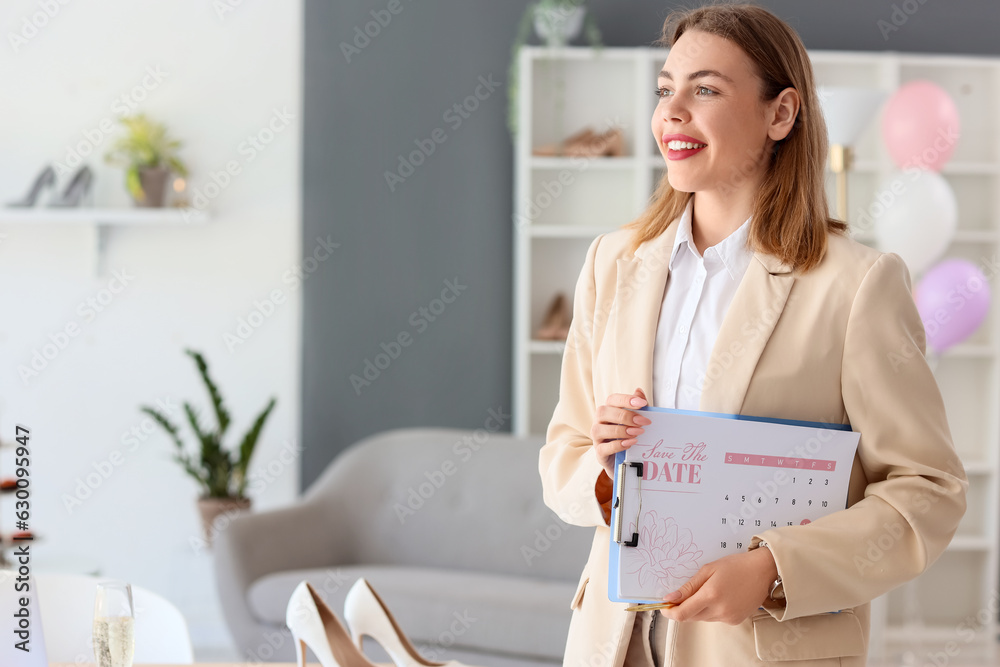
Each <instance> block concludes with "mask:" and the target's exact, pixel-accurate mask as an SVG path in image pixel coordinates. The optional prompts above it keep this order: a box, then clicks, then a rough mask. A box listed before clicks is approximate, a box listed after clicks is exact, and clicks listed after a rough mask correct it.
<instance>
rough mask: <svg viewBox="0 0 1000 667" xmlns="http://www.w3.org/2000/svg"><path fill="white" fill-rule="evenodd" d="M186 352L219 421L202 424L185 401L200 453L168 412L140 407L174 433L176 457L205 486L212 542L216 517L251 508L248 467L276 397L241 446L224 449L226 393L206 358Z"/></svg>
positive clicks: (205, 521) (202, 505)
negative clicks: (212, 424)
mask: <svg viewBox="0 0 1000 667" xmlns="http://www.w3.org/2000/svg"><path fill="white" fill-rule="evenodd" d="M185 353H186V354H188V355H189V356H190V357H192V358H193V359H194V361H195V364H196V365H197V366H198V373H199V374H200V375H201V379H202V381H203V382H204V383H205V387H206V389H207V390H208V395H209V397H210V398H211V399H212V408H213V410H214V411H215V419H216V422H217V424H216V427H215V429H214V430H207V429H205V428H204V427H203V426H202V425H201V424H200V423H199V421H198V413H197V412H196V411H195V409H194V408H193V407H191V404H190V403H188V402H186V401H185V402H184V414H185V415H186V416H187V420H188V424H190V425H191V430H192V431H193V432H194V434H195V437H196V438H197V441H198V444H199V447H200V451H199V452H198V453H197V455H195V456H192V455H190V454H188V453H187V452H186V451H185V447H184V442H183V441H182V440H181V437H180V430H179V429H178V428H177V427H176V426H175V425H174V424H173V423H171V422H170V420H169V419H167V417H166V415H164V414H162V413H161V412H160V411H158V410H157V409H156V408H153V407H150V406H148V405H143V406H140V410H141V411H142V412H145V413H146V414H148V415H149V416H150V417H152V418H153V419H154V420H155V421H156V423H158V424H159V425H160V426H162V427H163V429H164V430H165V431H166V432H167V433H169V434H170V437H171V438H172V439H173V441H174V444H175V445H176V447H177V452H176V453H175V455H174V460H176V461H177V462H178V463H180V464H181V466H182V467H183V468H184V471H185V472H186V473H187V474H188V475H190V476H191V477H192V478H194V480H195V481H196V482H198V485H199V486H200V487H201V495H200V497H199V498H198V508H199V510H200V511H201V519H202V526H203V528H204V530H205V538H206V540H207V541H208V543H209V544H211V542H212V530H211V528H212V522H213V521H214V520H215V518H216V517H218V516H219V515H220V514H223V513H229V512H235V511H239V510H243V509H249V508H250V499H249V498H248V497H247V496H246V494H245V491H246V485H247V467H248V466H249V465H250V457H251V456H253V451H254V448H255V447H256V445H257V439H258V437H260V432H261V429H263V428H264V422H265V421H266V420H267V417H268V415H269V414H271V410H273V409H274V405H275V402H276V399H275V398H274V397H272V398H271V400H270V401H269V402H268V404H267V405H266V406H265V407H264V410H263V411H262V412H261V413H260V414H259V415H258V416H257V419H256V420H255V421H254V423H253V425H252V426H251V427H250V429H249V430H248V431H247V432H246V434H245V435H244V436H243V439H242V441H241V442H240V446H239V448H238V449H236V450H235V451H230V450H228V449H226V448H224V447H223V446H222V438H223V436H224V435H225V434H226V429H228V428H229V412H228V411H227V410H226V408H225V406H224V405H223V404H222V396H221V395H220V394H219V390H218V388H217V387H216V386H215V383H214V382H212V379H211V378H210V377H209V375H208V364H207V363H205V358H204V357H203V356H202V355H201V353H199V352H196V351H194V350H185Z"/></svg>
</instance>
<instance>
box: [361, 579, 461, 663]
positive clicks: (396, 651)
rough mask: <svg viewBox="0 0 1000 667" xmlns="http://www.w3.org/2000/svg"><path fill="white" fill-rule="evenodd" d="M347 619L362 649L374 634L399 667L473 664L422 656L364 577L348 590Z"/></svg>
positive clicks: (374, 637) (375, 638)
mask: <svg viewBox="0 0 1000 667" xmlns="http://www.w3.org/2000/svg"><path fill="white" fill-rule="evenodd" d="M344 619H345V620H346V621H347V627H348V628H350V630H351V637H352V639H353V640H354V642H355V644H357V647H358V650H361V647H362V642H363V641H364V638H365V637H366V636H367V637H371V638H372V639H374V640H375V641H376V642H378V643H379V645H380V646H381V647H382V648H383V649H385V652H386V653H388V654H389V657H391V658H392V661H393V663H395V665H396V667H472V666H471V665H466V664H464V663H461V662H458V661H456V660H449V661H448V662H434V661H432V660H427V659H426V658H424V657H423V656H422V655H420V653H418V652H417V649H416V648H415V647H414V646H413V644H412V643H411V642H410V640H409V639H408V638H407V636H406V635H405V634H403V631H402V630H401V629H400V628H399V625H398V624H397V623H396V619H395V618H393V616H392V612H390V611H389V608H388V607H386V606H385V603H384V602H382V598H380V597H379V596H378V593H376V592H375V589H374V588H372V587H371V584H369V583H368V581H367V580H365V579H364V578H361V579H358V580H357V581H356V582H354V585H353V586H351V590H349V591H348V592H347V599H346V600H344Z"/></svg>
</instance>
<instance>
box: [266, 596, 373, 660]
mask: <svg viewBox="0 0 1000 667" xmlns="http://www.w3.org/2000/svg"><path fill="white" fill-rule="evenodd" d="M285 624H286V625H287V626H288V629H289V630H291V632H292V642H293V643H294V644H295V664H296V665H297V666H298V667H306V646H308V647H309V648H310V649H312V652H313V653H314V654H315V655H316V658H317V659H318V660H319V663H320V664H321V665H322V666H323V667H375V665H374V664H373V663H372V662H370V661H369V660H368V659H367V658H366V657H365V655H364V653H362V652H361V651H360V650H359V649H358V648H357V647H356V646H355V645H354V642H352V641H351V636H350V635H349V634H348V633H347V630H345V629H344V626H343V625H341V624H340V621H338V620H337V617H336V616H335V615H334V614H333V612H332V611H330V608H329V607H328V606H326V603H325V602H323V599H322V598H321V597H320V596H319V595H317V594H316V591H315V589H313V587H312V586H311V585H310V584H309V582H306V581H303V582H301V583H300V584H299V585H298V586H296V587H295V591H294V592H293V593H292V597H291V598H290V599H289V600H288V608H287V609H286V610H285Z"/></svg>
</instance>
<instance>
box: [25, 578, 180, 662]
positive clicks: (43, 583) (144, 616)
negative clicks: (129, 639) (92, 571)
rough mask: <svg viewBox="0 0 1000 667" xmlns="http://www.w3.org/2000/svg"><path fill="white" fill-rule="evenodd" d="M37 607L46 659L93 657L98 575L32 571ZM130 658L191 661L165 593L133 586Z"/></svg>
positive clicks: (176, 614) (176, 612)
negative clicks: (35, 572) (132, 655)
mask: <svg viewBox="0 0 1000 667" xmlns="http://www.w3.org/2000/svg"><path fill="white" fill-rule="evenodd" d="M32 578H33V579H35V582H36V587H37V589H38V591H37V594H38V605H39V607H40V609H39V612H40V614H41V617H42V628H43V631H44V634H45V650H46V653H47V655H48V659H49V661H50V662H69V663H78V662H92V661H93V660H94V651H93V639H92V624H93V620H94V598H95V597H96V596H97V584H98V582H99V581H101V579H99V578H97V577H87V576H83V575H77V574H35V575H33V577H32ZM132 601H133V604H134V606H135V659H134V662H135V663H136V664H141V663H161V664H162V663H167V664H180V665H190V664H193V663H194V653H193V651H192V649H191V637H190V636H189V635H188V627H187V622H186V621H185V620H184V616H183V614H181V612H180V611H179V610H178V609H177V607H175V606H174V605H173V604H171V603H170V601H169V600H167V599H166V598H164V597H161V596H159V595H157V594H156V593H153V592H152V591H149V590H146V589H144V588H140V587H138V586H132Z"/></svg>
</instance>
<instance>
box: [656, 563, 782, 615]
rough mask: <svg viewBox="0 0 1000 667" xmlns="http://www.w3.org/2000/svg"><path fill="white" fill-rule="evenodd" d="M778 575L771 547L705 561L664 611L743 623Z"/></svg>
mask: <svg viewBox="0 0 1000 667" xmlns="http://www.w3.org/2000/svg"><path fill="white" fill-rule="evenodd" d="M777 577H778V568H777V566H776V565H775V564H774V557H773V556H772V555H771V550H770V549H766V548H758V549H754V550H753V551H747V552H743V553H738V554H732V555H729V556H723V557H722V558H720V559H718V560H714V561H712V562H711V563H708V564H706V565H704V566H703V567H702V568H701V569H700V570H698V571H697V572H695V574H694V576H693V577H691V579H689V580H688V581H687V582H686V583H685V584H684V585H683V586H681V587H680V588H679V589H678V590H677V591H676V592H674V593H672V594H671V595H668V596H667V597H666V598H665V599H666V600H667V601H668V602H676V603H677V605H678V606H676V607H673V608H672V609H661V610H660V613H661V614H663V615H664V616H665V617H667V618H670V619H673V620H675V621H719V622H722V623H728V624H729V625H739V624H740V623H742V622H743V621H744V620H746V619H747V618H749V617H750V616H751V615H752V614H753V613H754V612H756V611H757V609H758V608H759V607H760V606H761V605H762V604H763V603H764V601H765V600H766V599H767V598H768V597H769V594H770V591H771V584H772V583H774V580H775V579H777Z"/></svg>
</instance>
